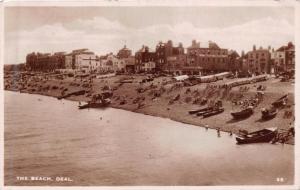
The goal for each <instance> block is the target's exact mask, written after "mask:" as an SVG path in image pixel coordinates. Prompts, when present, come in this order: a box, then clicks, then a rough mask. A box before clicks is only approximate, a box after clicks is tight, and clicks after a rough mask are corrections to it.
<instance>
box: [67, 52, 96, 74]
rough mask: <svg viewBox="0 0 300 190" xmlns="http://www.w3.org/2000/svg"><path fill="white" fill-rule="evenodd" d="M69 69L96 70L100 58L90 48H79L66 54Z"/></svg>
mask: <svg viewBox="0 0 300 190" xmlns="http://www.w3.org/2000/svg"><path fill="white" fill-rule="evenodd" d="M65 62H66V66H67V68H68V69H76V70H80V71H82V72H92V71H96V70H97V67H98V66H99V65H100V62H99V58H98V57H97V56H96V55H95V53H94V52H91V51H89V50H88V49H77V50H73V51H72V52H71V53H69V54H68V55H66V56H65Z"/></svg>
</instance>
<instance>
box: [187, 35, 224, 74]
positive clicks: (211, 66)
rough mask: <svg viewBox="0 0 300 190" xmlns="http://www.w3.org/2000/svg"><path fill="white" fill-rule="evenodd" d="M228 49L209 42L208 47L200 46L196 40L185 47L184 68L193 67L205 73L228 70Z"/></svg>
mask: <svg viewBox="0 0 300 190" xmlns="http://www.w3.org/2000/svg"><path fill="white" fill-rule="evenodd" d="M228 61H229V60H228V50H227V49H224V48H220V47H219V46H218V45H217V44H216V43H214V42H209V44H208V47H200V43H199V42H196V40H193V41H192V45H191V46H190V47H188V48H187V64H186V68H194V69H195V70H197V71H200V70H201V71H202V72H205V73H209V72H220V71H227V70H229V64H228Z"/></svg>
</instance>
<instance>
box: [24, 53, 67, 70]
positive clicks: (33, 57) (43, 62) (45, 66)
mask: <svg viewBox="0 0 300 190" xmlns="http://www.w3.org/2000/svg"><path fill="white" fill-rule="evenodd" d="M26 67H27V69H29V70H33V71H53V70H55V69H63V68H65V52H56V53H54V54H50V53H39V52H38V53H35V52H33V53H30V54H27V56H26Z"/></svg>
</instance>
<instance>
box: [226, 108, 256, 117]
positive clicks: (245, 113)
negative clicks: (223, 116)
mask: <svg viewBox="0 0 300 190" xmlns="http://www.w3.org/2000/svg"><path fill="white" fill-rule="evenodd" d="M252 114H253V110H252V109H249V110H243V111H240V112H233V113H231V115H232V117H233V118H234V119H244V118H248V117H250V116H251V115H252Z"/></svg>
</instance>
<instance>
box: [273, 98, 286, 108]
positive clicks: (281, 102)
mask: <svg viewBox="0 0 300 190" xmlns="http://www.w3.org/2000/svg"><path fill="white" fill-rule="evenodd" d="M287 96H288V95H284V96H282V97H281V98H279V99H278V100H276V101H275V102H273V103H272V105H273V106H274V107H276V108H279V107H282V106H285V105H286V102H287Z"/></svg>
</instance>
